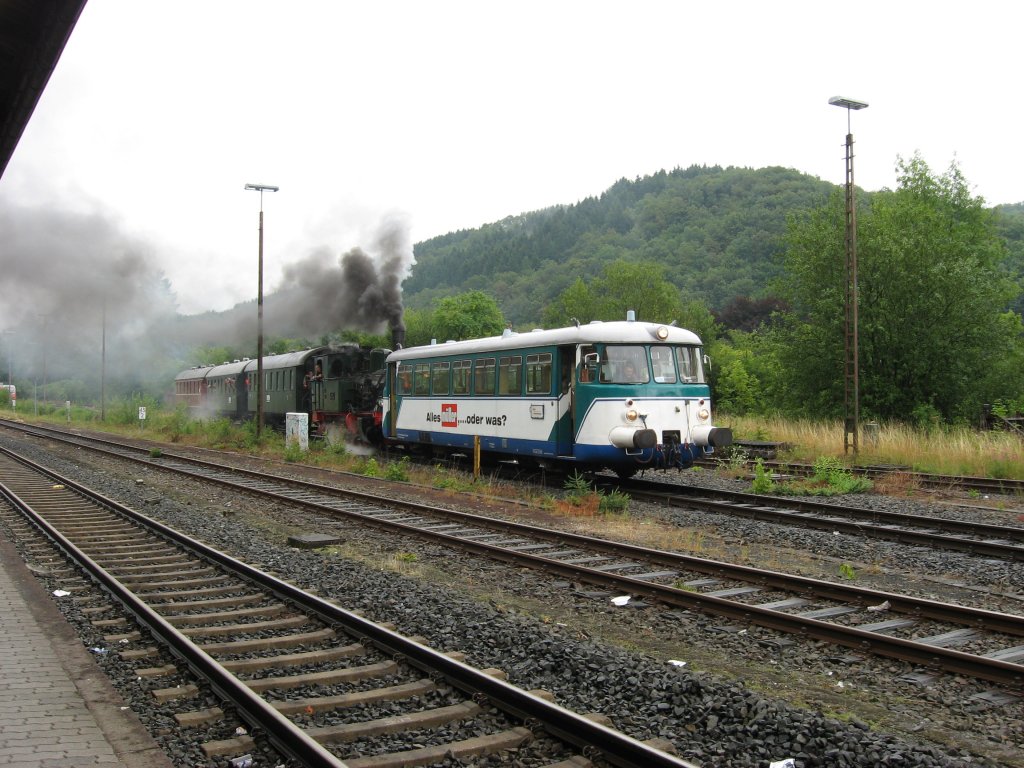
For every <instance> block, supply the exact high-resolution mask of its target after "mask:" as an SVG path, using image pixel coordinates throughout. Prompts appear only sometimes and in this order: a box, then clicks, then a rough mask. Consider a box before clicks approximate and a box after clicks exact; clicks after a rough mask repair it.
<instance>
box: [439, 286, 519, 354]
mask: <svg viewBox="0 0 1024 768" xmlns="http://www.w3.org/2000/svg"><path fill="white" fill-rule="evenodd" d="M431 327H432V330H433V332H434V335H433V336H432V338H436V339H437V340H438V341H441V342H444V341H447V340H449V339H453V340H455V341H461V340H463V339H478V338H481V337H484V336H495V335H497V334H500V333H501V332H502V331H503V330H504V329H505V327H506V324H505V317H504V315H502V314H501V310H500V309H499V308H498V302H497V301H495V300H494V298H493V297H491V296H488V295H487V294H486V293H484V292H483V291H469V292H468V293H461V294H459V295H458V296H447V297H445V298H443V299H439V300H438V301H437V302H436V303H435V307H434V311H433V313H432V323H431Z"/></svg>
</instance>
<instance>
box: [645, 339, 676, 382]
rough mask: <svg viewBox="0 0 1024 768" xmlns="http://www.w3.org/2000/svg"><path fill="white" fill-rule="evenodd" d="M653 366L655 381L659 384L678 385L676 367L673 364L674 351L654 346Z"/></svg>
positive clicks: (652, 350)
mask: <svg viewBox="0 0 1024 768" xmlns="http://www.w3.org/2000/svg"><path fill="white" fill-rule="evenodd" d="M651 364H652V365H653V366H654V380H655V381H656V382H658V383H659V384H675V383H676V367H675V365H674V364H673V362H672V350H671V348H669V347H663V346H657V345H655V346H652V347H651Z"/></svg>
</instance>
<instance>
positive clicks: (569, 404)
mask: <svg viewBox="0 0 1024 768" xmlns="http://www.w3.org/2000/svg"><path fill="white" fill-rule="evenodd" d="M575 368H576V347H575V346H565V347H559V348H558V392H557V393H556V394H557V397H558V422H557V424H556V425H555V445H556V447H555V452H556V453H557V454H558V455H559V456H572V454H573V450H572V443H573V437H574V435H575V434H576V419H575V416H574V413H573V399H574V397H573V393H574V390H575V384H574V382H573V370H574V369H575Z"/></svg>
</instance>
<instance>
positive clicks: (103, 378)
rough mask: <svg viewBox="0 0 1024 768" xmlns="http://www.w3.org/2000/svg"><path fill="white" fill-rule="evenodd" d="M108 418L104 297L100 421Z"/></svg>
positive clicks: (104, 305)
mask: <svg viewBox="0 0 1024 768" xmlns="http://www.w3.org/2000/svg"><path fill="white" fill-rule="evenodd" d="M106 420H107V300H106V298H104V299H103V332H102V347H101V352H100V421H106Z"/></svg>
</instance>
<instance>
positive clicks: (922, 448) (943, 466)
mask: <svg viewBox="0 0 1024 768" xmlns="http://www.w3.org/2000/svg"><path fill="white" fill-rule="evenodd" d="M39 405H40V408H39V420H40V421H50V422H54V423H63V422H66V420H67V412H66V410H65V409H64V408H63V407H61V408H56V407H53V406H46V407H44V405H43V403H40V404H39ZM139 406H145V407H146V420H145V421H144V422H142V421H140V420H139V418H138V411H139ZM33 410H34V409H33V404H32V403H31V401H29V400H27V399H26V400H24V401H23V400H20V399H19V401H18V409H17V412H16V413H15V412H11V411H0V417H11V416H13V417H15V418H24V419H32V418H33ZM71 421H72V423H73V424H74V423H77V424H80V425H83V426H86V427H88V428H90V429H104V430H108V431H111V432H119V433H123V434H128V435H135V436H138V435H139V434H140V433H141V434H143V435H144V436H146V437H151V438H153V439H157V440H166V441H168V442H171V443H181V444H185V445H196V446H205V447H211V448H227V449H232V450H245V451H249V452H252V453H257V454H260V455H264V456H276V457H279V458H283V457H284V455H285V452H284V451H285V448H284V439H283V437H282V436H281V435H280V434H278V433H275V432H274V431H273V430H270V429H265V430H263V433H262V435H261V437H260V439H259V440H257V439H256V430H255V424H254V423H253V422H247V423H244V424H240V425H239V424H233V423H231V422H230V421H228V420H227V419H215V420H212V421H210V420H207V421H195V420H191V419H190V418H189V417H188V414H187V412H186V411H184V410H182V409H175V408H168V407H164V406H161V405H158V404H157V403H155V402H154V401H152V400H151V399H149V398H141V397H132V398H126V399H123V400H119V401H116V402H114V403H112V404H111V405H110V406H108V408H107V413H106V420H105V421H101V420H100V418H99V412H98V411H97V410H96V409H94V408H93V409H88V408H83V407H79V406H72V409H71ZM716 421H717V423H718V424H719V425H721V426H728V427H731V428H732V430H733V433H734V435H735V436H736V439H737V440H766V441H773V442H780V443H785V444H787V445H788V446H789V447H788V448H787V449H786V450H784V451H783V453H782V455H781V456H780V458H788V459H791V460H794V461H804V462H807V463H812V464H813V463H814V462H815V461H817V460H818V459H819V458H821V457H828V456H831V457H836V458H838V459H841V460H843V461H845V462H847V463H853V457H852V454H850V455H847V454H845V453H844V451H843V423H842V422H841V421H838V420H837V421H831V422H821V421H809V420H805V419H783V418H779V417H774V418H757V417H750V416H729V415H727V414H719V415H718V417H717V419H716ZM861 426H862V427H863V424H862V425H861ZM858 444H859V455H858V456H857V462H856V463H858V464H871V465H877V464H891V465H894V466H900V467H907V468H909V469H912V470H916V471H920V472H931V473H938V474H949V475H977V476H980V477H994V478H1009V479H1019V478H1024V440H1022V439H1021V438H1020V436H1018V435H1016V434H1012V433H1007V432H981V431H976V430H973V429H968V428H965V427H944V426H941V425H939V426H933V427H930V428H929V429H927V430H922V429H919V428H915V427H911V426H908V425H906V424H900V423H895V422H890V423H881V424H880V425H879V428H878V432H877V439H872V438H871V437H870V436H869V435H867V434H865V433H864V432H863V430H862V432H861V434H860V439H859V441H858ZM289 458H290V459H292V460H295V459H296V457H295V456H294V454H293V455H291V456H290V457H289ZM302 460H303V461H306V462H308V463H316V464H326V465H329V466H334V467H338V468H354V469H355V468H356V465H357V464H358V463H359V462H358V457H356V456H349V455H346V453H345V450H344V448H343V447H341V446H339V447H337V448H332V447H330V446H327V445H325V444H323V443H316V442H315V443H314V444H313V445H312V446H311V450H310V452H309V453H308V454H307V455H306V456H305V458H304V459H302ZM433 474H434V473H432V472H431V473H428V474H426V475H425V476H424V477H422V478H418V477H415V476H414V477H412V478H411V480H412V482H423V483H424V484H426V485H437V484H438V483H437V482H436V480H437V478H436V477H433V476H432V475H433Z"/></svg>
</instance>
